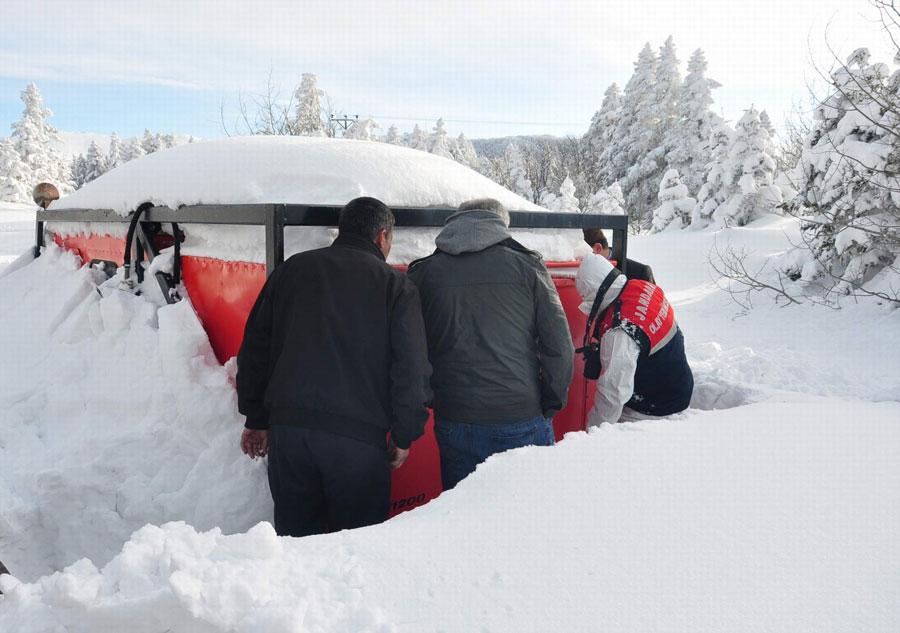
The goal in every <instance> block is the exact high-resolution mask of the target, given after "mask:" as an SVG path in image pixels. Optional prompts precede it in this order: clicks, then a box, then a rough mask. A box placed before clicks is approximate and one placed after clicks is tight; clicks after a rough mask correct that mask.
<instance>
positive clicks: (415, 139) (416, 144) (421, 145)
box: [406, 123, 428, 152]
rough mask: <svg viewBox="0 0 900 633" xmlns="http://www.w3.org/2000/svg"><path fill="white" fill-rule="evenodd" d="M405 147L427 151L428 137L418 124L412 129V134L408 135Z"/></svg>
mask: <svg viewBox="0 0 900 633" xmlns="http://www.w3.org/2000/svg"><path fill="white" fill-rule="evenodd" d="M406 145H407V147H411V148H413V149H418V150H422V151H423V152H427V151H428V135H427V134H425V132H424V131H423V130H422V128H420V127H419V124H418V123H416V125H415V127H414V128H413V131H412V134H410V136H409V139H408V140H407V142H406Z"/></svg>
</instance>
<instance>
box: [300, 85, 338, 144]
mask: <svg viewBox="0 0 900 633" xmlns="http://www.w3.org/2000/svg"><path fill="white" fill-rule="evenodd" d="M317 82H318V78H317V77H316V76H315V75H314V74H312V73H304V74H303V78H302V79H301V80H300V86H298V87H297V90H296V91H294V100H295V101H296V102H297V110H296V115H295V117H294V122H293V132H294V134H295V135H297V136H327V132H326V127H325V121H324V120H323V118H322V97H324V96H325V92H324V91H323V90H320V89H319V88H318V86H317ZM345 136H346V135H345Z"/></svg>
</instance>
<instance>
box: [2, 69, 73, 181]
mask: <svg viewBox="0 0 900 633" xmlns="http://www.w3.org/2000/svg"><path fill="white" fill-rule="evenodd" d="M21 97H22V102H23V103H24V104H25V110H24V112H23V113H22V118H21V119H20V120H19V121H17V122H15V123H13V124H12V129H13V133H12V136H11V137H10V138H11V139H12V142H13V144H14V146H15V149H16V152H17V153H18V154H19V158H20V159H21V161H22V163H23V164H24V165H25V170H26V173H27V180H26V182H25V186H26V187H28V189H29V191H30V190H31V189H33V188H34V186H35V185H37V184H38V183H40V182H50V183H53V184H54V185H56V186H57V188H58V189H59V190H60V193H66V192H67V191H70V190H71V189H72V183H71V179H70V174H69V165H68V164H67V163H66V161H64V160H63V158H62V156H61V154H60V153H59V151H57V149H56V148H55V147H54V144H56V143H60V139H59V134H58V132H57V131H56V129H55V128H54V127H53V126H52V125H50V123H49V122H48V119H49V118H50V117H51V116H53V112H51V111H50V109H49V108H46V107H44V99H43V97H41V93H40V92H39V91H38V88H37V86H36V85H35V84H33V83H30V84H28V86H27V87H26V88H25V90H23V91H22V94H21Z"/></svg>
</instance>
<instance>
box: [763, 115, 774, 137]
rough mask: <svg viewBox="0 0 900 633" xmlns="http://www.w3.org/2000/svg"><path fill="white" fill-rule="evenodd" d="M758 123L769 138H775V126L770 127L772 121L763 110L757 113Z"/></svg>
mask: <svg viewBox="0 0 900 633" xmlns="http://www.w3.org/2000/svg"><path fill="white" fill-rule="evenodd" d="M759 123H760V125H762V126H763V128H764V129H765V130H766V132H768V133H769V138H771V139H774V138H775V126H774V125H772V119H770V118H769V115H768V113H767V112H766V111H765V110H763V111H762V112H760V113H759Z"/></svg>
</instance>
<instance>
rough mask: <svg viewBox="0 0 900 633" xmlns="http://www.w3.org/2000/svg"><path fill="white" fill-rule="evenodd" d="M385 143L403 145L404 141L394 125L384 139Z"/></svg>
mask: <svg viewBox="0 0 900 633" xmlns="http://www.w3.org/2000/svg"><path fill="white" fill-rule="evenodd" d="M384 142H385V143H390V144H391V145H402V144H403V140H402V139H401V137H400V131H399V130H398V129H397V126H396V125H392V126H391V127H389V128H388V131H387V134H386V135H385V137H384Z"/></svg>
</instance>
